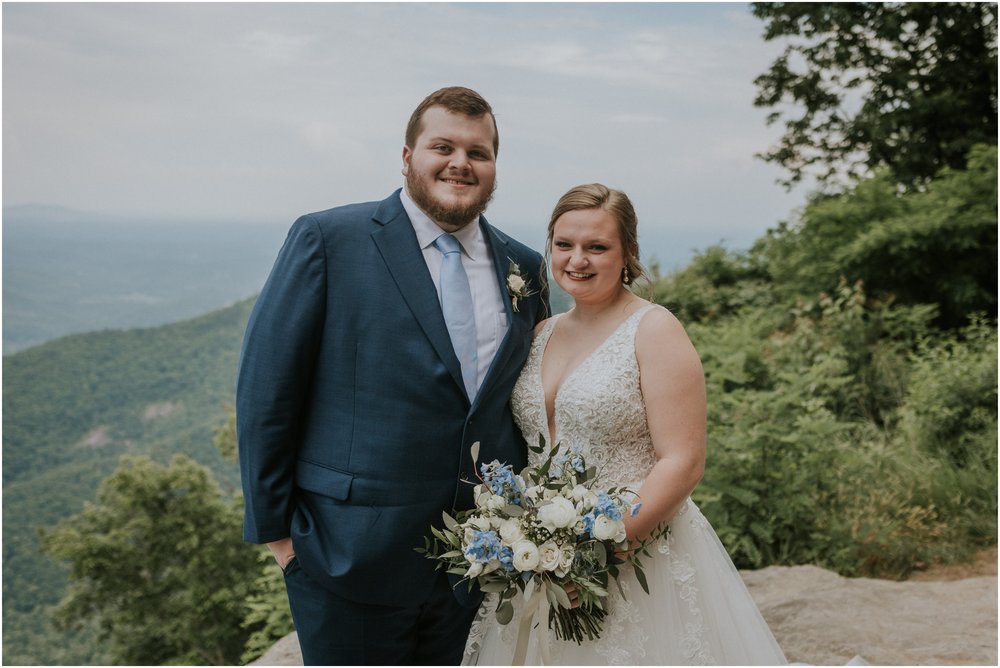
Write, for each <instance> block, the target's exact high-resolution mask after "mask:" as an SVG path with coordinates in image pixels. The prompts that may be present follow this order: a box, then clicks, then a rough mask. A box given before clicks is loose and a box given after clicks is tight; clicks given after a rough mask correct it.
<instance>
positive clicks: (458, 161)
mask: <svg viewBox="0 0 1000 668" xmlns="http://www.w3.org/2000/svg"><path fill="white" fill-rule="evenodd" d="M448 166H449V167H452V168H453V169H460V170H462V171H465V170H467V169H469V155H468V154H467V153H466V152H465V151H452V154H451V160H450V161H449V163H448Z"/></svg>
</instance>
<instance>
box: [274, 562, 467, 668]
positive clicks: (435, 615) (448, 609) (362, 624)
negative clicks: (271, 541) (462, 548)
mask: <svg viewBox="0 0 1000 668" xmlns="http://www.w3.org/2000/svg"><path fill="white" fill-rule="evenodd" d="M435 577H436V578H437V581H436V582H435V585H434V587H433V589H432V590H431V595H430V596H429V597H428V599H427V600H425V601H420V602H415V603H414V604H413V605H412V606H407V607H390V606H381V605H371V604H368V603H358V602H356V601H349V600H347V599H344V598H341V597H340V596H337V595H336V594H333V593H331V592H330V591H329V590H327V589H324V588H323V587H321V586H319V585H318V584H317V583H316V582H315V581H313V579H312V578H310V577H309V574H308V573H306V572H305V571H304V570H303V569H302V567H301V566H299V563H298V560H296V559H293V560H292V562H291V563H290V564H288V566H287V567H286V568H285V587H286V589H287V590H288V602H289V605H290V606H291V609H292V620H293V621H294V622H295V629H296V631H297V632H298V636H299V645H300V647H301V648H302V659H303V662H304V663H305V665H307V666H315V665H326V666H334V665H384V666H401V665H458V664H459V663H461V661H462V653H463V651H464V650H465V640H466V637H467V636H468V634H469V626H470V625H471V624H472V619H473V617H475V614H476V608H471V609H470V608H466V607H463V606H461V605H460V604H459V603H458V600H457V599H456V598H455V594H454V592H453V591H452V589H451V585H450V584H449V583H448V578H447V577H446V576H445V574H444V573H437V574H436V575H435ZM405 594H406V592H400V595H401V596H400V598H404V597H405Z"/></svg>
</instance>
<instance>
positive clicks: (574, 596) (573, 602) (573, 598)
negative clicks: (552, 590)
mask: <svg viewBox="0 0 1000 668" xmlns="http://www.w3.org/2000/svg"><path fill="white" fill-rule="evenodd" d="M563 589H564V590H565V591H566V595H567V596H569V607H570V608H579V607H580V593H579V592H578V591H577V590H576V586H575V585H574V584H573V583H572V582H564V583H563Z"/></svg>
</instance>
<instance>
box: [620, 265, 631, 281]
mask: <svg viewBox="0 0 1000 668" xmlns="http://www.w3.org/2000/svg"><path fill="white" fill-rule="evenodd" d="M631 280H632V279H630V278H629V276H628V267H622V283H624V284H625V285H628V284H629V281H631Z"/></svg>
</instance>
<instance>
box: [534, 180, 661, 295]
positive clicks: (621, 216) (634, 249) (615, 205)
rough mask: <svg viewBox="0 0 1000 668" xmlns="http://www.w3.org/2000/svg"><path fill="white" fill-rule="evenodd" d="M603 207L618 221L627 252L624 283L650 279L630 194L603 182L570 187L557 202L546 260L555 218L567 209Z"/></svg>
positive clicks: (548, 249) (550, 251) (548, 255)
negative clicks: (641, 254) (641, 249)
mask: <svg viewBox="0 0 1000 668" xmlns="http://www.w3.org/2000/svg"><path fill="white" fill-rule="evenodd" d="M598 208H600V209H604V210H605V211H607V212H608V213H610V214H611V215H612V217H614V219H615V221H617V222H618V238H619V239H620V240H621V244H622V249H623V251H624V254H625V270H624V271H623V272H622V283H625V284H626V285H628V284H631V283H633V282H634V281H635V280H636V279H637V278H640V277H641V278H645V279H646V280H649V275H648V274H647V273H646V268H645V267H643V266H642V263H641V262H639V231H638V227H639V219H638V218H637V217H636V215H635V208H633V206H632V201H631V200H629V198H628V195H626V194H625V193H623V192H622V191H621V190H614V189H612V188H608V187H607V186H605V185H602V184H600V183H588V184H585V185H582V186H576V187H575V188H571V189H570V190H569V191H568V192H567V193H566V194H565V195H563V196H562V197H560V198H559V201H558V202H556V208H555V209H553V210H552V218H550V219H549V232H548V240H547V242H546V247H545V259H546V260H550V259H551V255H552V231H553V229H555V225H556V220H558V219H559V216H561V215H563V214H564V213H566V212H568V211H576V210H579V209H598Z"/></svg>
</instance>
